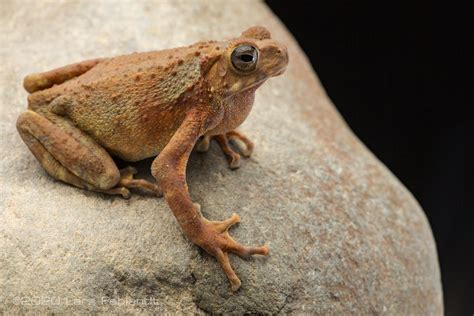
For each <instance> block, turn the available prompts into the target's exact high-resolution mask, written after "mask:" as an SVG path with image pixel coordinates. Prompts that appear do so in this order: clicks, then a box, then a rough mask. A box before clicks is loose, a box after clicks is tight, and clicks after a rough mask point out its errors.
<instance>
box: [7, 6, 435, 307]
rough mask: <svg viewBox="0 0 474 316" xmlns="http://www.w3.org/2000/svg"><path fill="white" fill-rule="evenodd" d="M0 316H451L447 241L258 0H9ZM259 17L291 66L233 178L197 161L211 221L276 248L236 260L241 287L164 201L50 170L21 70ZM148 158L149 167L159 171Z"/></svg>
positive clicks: (220, 34) (206, 160) (263, 104)
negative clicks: (176, 315)
mask: <svg viewBox="0 0 474 316" xmlns="http://www.w3.org/2000/svg"><path fill="white" fill-rule="evenodd" d="M1 6H2V10H1V11H0V14H1V15H0V18H1V23H0V34H1V35H0V38H1V43H2V45H1V47H0V64H1V67H0V71H1V76H0V89H1V121H0V128H1V135H2V137H1V144H0V145H1V149H2V155H1V157H0V168H1V169H0V172H1V173H0V175H1V177H0V179H1V185H0V284H1V286H0V313H2V312H7V311H20V312H45V311H47V312H130V313H136V312H177V311H180V312H190V313H203V312H215V313H224V312H234V313H243V312H261V313H279V312H280V313H295V314H300V313H302V312H305V313H316V314H369V313H370V314H383V313H387V314H395V315H397V314H412V315H414V314H442V312H443V305H442V293H441V284H440V273H439V267H438V261H437V254H436V248H435V244H434V240H433V236H432V234H431V231H430V227H429V225H428V222H427V220H426V218H425V215H424V214H423V211H422V210H421V208H420V206H419V205H418V204H417V202H416V201H415V200H414V198H413V197H412V196H411V194H410V193H409V192H408V191H407V190H406V189H405V188H404V187H403V185H402V184H401V183H400V182H399V181H398V180H397V179H396V178H395V177H394V176H393V175H392V174H391V173H390V172H389V171H388V170H387V169H386V168H385V167H384V166H383V165H382V164H381V163H380V162H379V161H378V160H377V159H376V158H375V157H374V156H373V155H372V154H371V153H370V152H369V151H368V150H367V148H365V147H364V146H363V145H362V144H361V142H360V141H359V140H358V139H357V138H356V137H355V136H354V135H353V134H352V132H351V131H350V130H349V129H348V127H347V126H346V125H345V123H344V122H343V121H342V119H341V117H340V116H339V114H338V113H337V111H336V110H335V108H334V106H333V105H332V104H331V102H330V100H329V99H328V98H327V96H326V94H325V92H324V90H323V88H322V87H321V85H320V83H319V82H318V79H317V78H316V76H315V74H314V72H313V70H312V69H311V66H310V65H309V63H308V61H307V60H306V58H305V56H304V54H303V53H302V51H301V49H300V48H299V47H298V46H297V44H296V43H295V41H294V39H293V38H292V37H291V36H290V34H289V33H288V31H287V30H286V29H285V28H284V27H283V26H282V25H281V23H280V22H279V21H278V20H277V19H276V18H275V17H274V16H273V14H272V13H271V12H270V11H269V10H268V8H266V7H265V6H264V4H262V3H259V2H256V1H244V2H242V1H207V0H206V1H204V0H203V1H131V0H130V1H120V2H118V1H101V2H96V1H62V2H48V3H47V4H45V3H44V2H41V1H39V2H34V1H33V2H32V1H29V2H27V3H26V2H23V3H22V2H16V1H13V0H10V1H2V5H1ZM255 24H260V25H264V26H267V27H268V28H269V29H270V30H272V35H273V37H274V38H276V39H279V40H281V41H283V42H285V43H287V44H288V46H289V51H290V66H289V68H288V70H287V72H286V73H285V75H283V76H281V77H278V78H275V79H272V80H270V81H269V82H268V83H267V84H265V85H264V86H263V87H262V88H260V89H259V91H258V92H257V97H256V104H255V107H254V110H253V112H252V113H251V115H250V117H249V119H248V120H247V121H246V122H245V124H244V125H243V126H242V131H244V132H245V133H246V134H247V135H248V136H249V137H250V138H252V139H253V140H254V141H255V143H256V150H255V154H254V156H253V157H252V158H251V159H250V160H245V161H243V165H242V167H241V168H240V169H239V170H237V171H231V170H229V169H228V168H227V163H226V161H225V158H224V157H223V155H222V153H221V152H220V150H219V149H218V148H217V146H216V145H213V146H212V148H211V150H210V152H209V153H207V154H193V156H192V158H191V161H190V164H189V167H188V179H189V186H190V190H191V194H192V196H193V197H194V199H195V200H196V201H197V202H199V203H200V204H201V205H202V207H203V213H204V214H205V215H206V216H207V217H208V218H210V219H223V218H227V217H228V216H229V215H230V214H232V212H234V211H235V212H237V213H239V214H240V215H241V217H242V222H241V224H240V225H239V226H238V227H236V228H234V229H233V231H232V234H233V236H234V237H235V238H236V239H237V240H239V241H241V242H242V243H246V244H260V243H264V242H267V243H268V244H269V246H270V249H271V255H270V256H269V257H267V258H256V259H252V260H248V261H244V260H241V259H240V258H236V257H233V258H232V263H233V266H234V267H235V269H236V271H237V273H238V274H239V276H240V278H241V279H242V288H241V289H240V290H239V291H238V292H237V293H232V292H231V291H230V290H229V284H228V282H227V280H226V279H225V276H224V274H223V273H222V271H221V269H220V268H219V266H218V264H217V263H216V262H215V260H214V259H213V258H210V257H209V256H207V255H206V254H204V253H203V252H202V251H200V250H199V249H198V248H197V247H195V246H193V245H192V244H191V243H190V242H188V241H187V240H186V239H185V238H184V236H183V235H182V234H181V232H180V230H179V227H178V225H177V223H176V221H175V219H174V218H173V216H172V214H171V212H170V211H169V209H168V207H167V205H166V203H165V202H164V201H163V200H162V199H156V198H154V197H151V196H146V195H137V194H136V195H134V196H133V197H132V198H131V199H130V200H128V201H127V200H123V199H121V198H119V197H108V196H102V195H98V194H95V193H90V192H85V191H81V190H78V189H76V188H73V187H70V186H68V185H65V184H63V183H59V182H56V181H54V180H53V179H51V178H50V177H49V176H47V175H46V173H45V172H44V171H43V170H42V169H41V167H40V166H39V164H38V163H37V161H36V160H35V159H34V158H33V156H32V155H31V153H30V152H29V151H28V149H27V147H26V146H25V145H24V144H23V143H22V141H21V140H20V137H19V136H18V134H17V132H16V130H15V121H16V118H17V116H18V115H19V114H20V113H21V111H23V110H24V109H25V108H26V96H27V94H26V93H25V91H24V90H23V89H22V86H21V83H22V79H23V77H24V76H25V75H26V74H28V73H31V72H36V71H44V70H48V69H51V68H55V67H58V66H62V65H65V64H68V63H71V62H76V61H81V60H83V59H88V58H93V57H98V56H112V55H118V54H125V53H130V52H133V51H146V50H155V49H162V48H167V47H175V46H178V45H184V44H189V43H192V42H194V41H196V40H200V39H222V38H229V37H231V36H234V35H238V34H240V32H241V31H243V30H244V29H246V28H247V27H248V26H251V25H255ZM149 164H150V162H149V161H148V162H144V163H142V164H141V165H140V168H141V170H142V172H144V173H146V172H147V170H146V169H147V167H148V166H149Z"/></svg>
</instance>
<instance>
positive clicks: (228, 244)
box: [192, 203, 269, 291]
mask: <svg viewBox="0 0 474 316" xmlns="http://www.w3.org/2000/svg"><path fill="white" fill-rule="evenodd" d="M194 206H195V207H196V208H197V210H198V211H199V212H200V206H199V204H197V203H194ZM238 222H240V217H239V215H237V214H235V213H234V214H232V216H231V217H230V218H229V219H226V220H224V221H210V220H207V219H206V218H204V217H202V230H201V231H200V233H199V234H197V236H196V237H195V238H192V241H193V242H194V243H196V244H197V245H198V246H200V247H201V248H203V249H204V250H206V252H207V253H209V254H210V255H212V256H214V257H215V258H216V259H217V261H218V262H219V264H220V265H221V267H222V269H223V270H224V273H225V274H226V276H227V278H228V279H229V281H230V284H231V288H232V290H233V291H237V290H238V289H239V287H240V284H241V282H240V279H239V277H238V276H237V274H236V273H235V271H234V270H233V269H232V266H231V265H230V261H229V252H232V253H235V254H237V255H238V256H240V257H242V258H248V257H250V256H251V255H264V256H265V255H268V252H269V250H268V247H267V246H261V247H245V246H242V245H241V244H239V243H238V242H236V241H235V240H234V239H232V237H231V236H230V234H229V231H228V230H229V228H230V227H231V226H232V225H234V224H236V223H238Z"/></svg>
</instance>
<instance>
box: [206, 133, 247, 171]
mask: <svg viewBox="0 0 474 316" xmlns="http://www.w3.org/2000/svg"><path fill="white" fill-rule="evenodd" d="M213 138H214V139H215V140H216V141H217V143H218V144H219V146H220V147H221V148H222V151H223V152H224V154H225V155H226V156H227V157H228V158H229V168H230V169H237V168H239V167H240V154H238V153H237V152H236V151H235V150H234V149H233V148H232V147H231V145H230V142H231V141H235V140H237V141H240V142H241V143H242V144H243V145H244V147H241V146H240V145H238V144H236V146H237V147H238V148H239V151H240V153H241V154H242V155H243V156H244V157H250V156H251V155H252V152H253V147H254V145H253V143H252V141H251V140H250V139H248V138H247V137H245V136H244V135H242V134H241V133H240V132H238V131H230V132H227V133H225V134H220V135H214V136H209V135H205V136H204V137H203V138H202V139H201V141H200V142H199V144H198V145H197V150H198V151H199V152H206V151H208V150H209V143H210V141H211V139H213Z"/></svg>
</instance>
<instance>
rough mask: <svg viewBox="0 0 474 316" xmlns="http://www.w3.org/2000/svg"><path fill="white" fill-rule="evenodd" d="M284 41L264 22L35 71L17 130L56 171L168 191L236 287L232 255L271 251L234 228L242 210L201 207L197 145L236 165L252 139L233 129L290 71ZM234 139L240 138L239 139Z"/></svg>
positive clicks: (119, 190) (104, 184)
mask: <svg viewBox="0 0 474 316" xmlns="http://www.w3.org/2000/svg"><path fill="white" fill-rule="evenodd" d="M288 62H289V56H288V50H287V48H286V46H285V45H284V44H283V43H281V42H278V41H276V40H274V39H272V37H271V34H270V31H269V30H268V29H266V28H265V27H262V26H253V27H250V28H248V29H246V30H245V31H244V32H242V33H241V35H240V36H238V37H234V38H231V39H229V40H223V41H214V40H212V41H199V42H196V43H194V44H192V45H189V46H183V47H178V48H172V49H164V50H157V51H149V52H140V53H132V54H128V55H121V56H116V57H110V58H97V59H91V60H86V61H82V62H79V63H75V64H70V65H67V66H64V67H60V68H57V69H53V70H50V71H46V72H41V73H33V74H29V75H27V76H26V77H25V78H24V81H23V86H24V88H25V90H26V91H27V92H28V93H29V95H28V107H27V110H25V111H24V112H22V113H21V114H20V115H19V117H18V119H17V122H16V127H17V130H18V132H19V134H20V137H21V139H22V140H23V141H24V143H25V144H26V146H27V147H28V148H29V150H30V151H31V152H32V154H33V155H34V157H35V158H36V159H37V160H38V161H39V163H40V164H41V166H42V167H43V168H44V169H45V171H46V172H47V173H48V174H49V175H50V176H52V177H53V178H54V179H56V180H59V181H62V182H65V183H67V184H70V185H72V186H75V187H78V188H81V189H84V190H90V191H95V192H101V193H105V194H112V195H121V196H122V197H124V198H128V197H130V189H139V190H146V191H149V192H151V194H152V195H154V196H156V197H164V199H165V200H166V202H167V204H168V206H169V208H170V209H171V211H172V213H173V214H174V217H175V218H176V220H177V222H178V224H179V226H180V228H181V230H182V232H183V234H184V235H185V236H186V237H187V239H188V240H189V241H191V242H192V243H194V244H195V245H197V246H199V247H200V248H202V249H204V250H205V251H206V252H207V253H208V254H209V255H211V256H213V257H215V258H216V260H217V261H218V263H219V265H220V266H221V267H222V269H223V271H224V273H225V275H226V276H227V279H228V280H229V282H230V287H231V290H233V291H237V290H238V289H239V288H240V286H241V281H240V279H239V277H238V276H237V274H236V272H235V271H234V269H233V268H232V266H231V263H230V259H229V254H230V253H233V254H236V255H238V256H240V257H242V258H249V257H251V256H253V255H261V256H266V255H268V254H269V248H268V246H267V245H262V246H244V245H241V244H240V243H238V242H237V241H235V240H234V239H233V238H232V237H231V236H230V234H229V228H230V227H231V226H233V225H234V224H236V223H238V222H239V221H240V217H239V215H237V214H235V213H234V214H232V216H231V217H230V218H228V219H224V220H221V221H217V220H209V219H207V218H205V217H204V216H203V215H202V212H201V206H200V204H199V203H195V202H194V201H193V200H192V199H191V196H190V193H189V188H188V184H187V181H186V166H187V163H188V160H189V157H190V154H191V152H192V151H193V150H194V149H195V148H196V150H197V151H200V152H206V151H207V150H208V149H209V146H210V145H209V144H210V142H211V141H216V142H217V144H218V145H219V146H220V147H221V148H222V150H223V152H224V154H225V155H226V157H228V163H229V167H230V168H231V169H236V168H238V167H239V166H240V161H241V159H240V158H241V155H242V156H244V157H249V156H250V155H251V154H252V151H253V148H254V145H253V142H252V141H251V140H249V139H248V138H247V137H246V136H244V135H243V134H242V133H240V132H239V131H237V128H238V127H239V126H240V125H241V124H242V123H243V122H244V121H245V119H246V118H247V116H248V115H249V113H250V110H251V109H252V106H253V103H254V98H255V92H256V90H257V89H258V88H259V87H260V86H261V85H262V84H263V83H264V82H266V81H267V79H269V78H272V77H276V76H279V75H281V74H283V73H284V72H285V69H286V67H287V65H288ZM233 143H237V145H238V146H233V145H232V144H233ZM151 157H154V159H153V162H152V164H151V168H150V169H151V175H152V176H153V178H154V180H155V181H148V180H145V179H135V178H134V176H135V175H136V173H137V170H136V169H135V168H134V167H131V166H129V167H126V168H123V169H119V168H118V167H117V164H116V159H115V158H120V159H121V160H123V161H126V162H130V163H132V162H136V161H140V160H144V159H147V158H151Z"/></svg>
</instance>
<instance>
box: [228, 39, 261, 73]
mask: <svg viewBox="0 0 474 316" xmlns="http://www.w3.org/2000/svg"><path fill="white" fill-rule="evenodd" d="M230 60H231V61H232V65H233V66H234V67H235V69H237V70H239V71H242V72H251V71H252V70H255V68H256V67H257V60H258V51H257V49H256V48H255V47H253V46H250V45H240V46H237V47H236V48H235V49H234V51H233V52H232V54H231V55H230Z"/></svg>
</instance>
